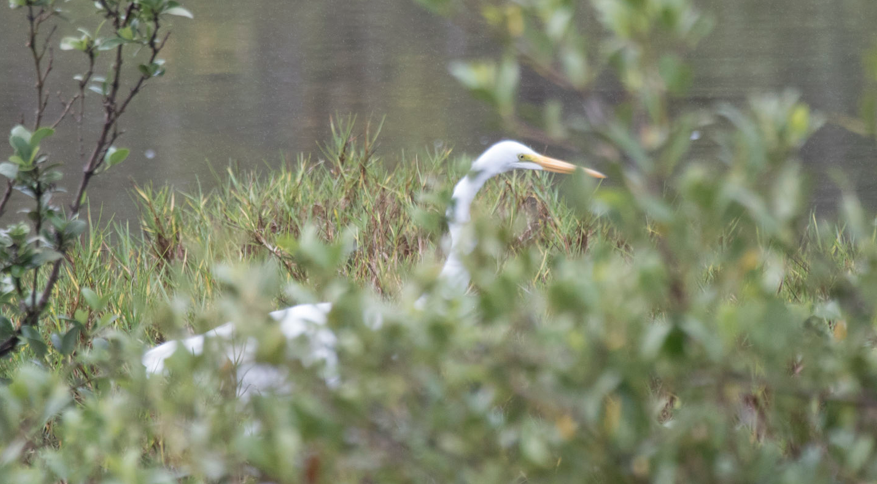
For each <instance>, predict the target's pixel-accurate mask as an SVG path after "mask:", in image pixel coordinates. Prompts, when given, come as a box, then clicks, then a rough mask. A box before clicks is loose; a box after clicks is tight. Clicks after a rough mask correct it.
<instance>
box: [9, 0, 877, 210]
mask: <svg viewBox="0 0 877 484" xmlns="http://www.w3.org/2000/svg"><path fill="white" fill-rule="evenodd" d="M83 3H87V2H83ZM185 3H186V6H187V7H188V8H189V9H190V10H192V11H193V12H194V13H195V17H196V19H195V20H194V21H189V20H185V19H178V20H175V21H174V25H173V34H172V37H171V40H170V42H169V43H168V46H167V48H166V50H165V51H164V52H163V54H162V57H164V58H166V59H167V62H168V73H167V74H166V75H165V76H164V77H163V78H161V79H160V80H158V81H157V82H154V83H152V84H151V85H150V86H149V87H148V88H147V89H146V92H145V95H144V96H143V97H141V98H139V100H137V101H135V103H134V104H133V105H132V107H131V109H130V110H129V112H128V113H127V114H126V119H124V121H123V124H124V126H125V127H126V128H127V130H128V131H129V133H128V134H126V135H125V136H124V137H123V138H122V139H121V140H120V142H119V143H118V144H120V145H122V146H126V147H130V148H131V149H132V155H131V158H130V159H129V160H128V161H126V162H125V163H124V164H123V165H121V166H120V167H117V168H115V169H114V170H113V171H110V172H108V173H106V174H104V175H102V176H100V177H97V178H95V179H94V180H93V181H92V184H91V186H90V190H89V194H90V198H91V200H92V204H93V208H96V207H97V206H101V207H102V208H103V211H104V213H105V218H106V216H107V215H109V214H112V215H114V216H115V217H116V218H117V219H122V220H124V219H128V218H131V217H133V216H135V215H136V209H135V207H134V204H133V202H132V201H131V198H130V195H129V191H128V188H130V186H132V184H133V183H140V184H143V183H148V182H154V183H157V184H160V183H165V182H169V183H172V184H173V185H175V186H177V187H179V188H180V189H183V190H193V189H195V188H196V187H197V183H199V181H200V182H201V183H202V184H204V185H206V186H208V187H209V186H210V185H211V184H212V183H213V175H212V174H211V170H215V171H219V172H221V171H222V170H224V167H225V166H227V165H228V164H229V162H230V161H232V160H234V161H235V162H237V163H238V164H240V165H242V166H253V167H263V166H267V167H272V166H277V165H278V164H279V163H280V162H281V161H280V160H281V159H282V156H286V157H287V158H291V157H293V156H295V154H297V153H299V152H311V153H315V154H319V147H318V146H317V144H316V143H317V141H321V140H326V139H327V137H328V121H329V118H330V116H333V115H335V114H341V115H345V114H348V113H353V114H357V115H358V116H359V118H360V119H361V120H363V119H367V118H368V117H369V116H371V117H372V119H374V120H379V119H380V118H381V117H383V116H384V115H386V123H385V125H384V131H383V136H382V138H381V139H382V141H381V153H383V154H385V155H386V156H388V157H392V158H398V153H399V152H400V151H401V150H403V149H404V150H407V151H408V152H411V151H413V150H418V149H422V148H424V147H432V146H434V145H435V144H436V143H442V142H444V143H449V144H451V145H453V146H454V147H455V149H456V151H458V152H468V153H473V154H474V153H477V152H479V151H480V150H481V148H482V146H483V145H484V144H486V143H488V142H492V141H494V140H496V139H498V138H500V137H503V136H504V135H507V134H506V133H503V132H502V131H501V130H500V129H498V127H497V125H496V124H495V122H494V118H493V115H492V112H491V110H490V108H489V107H487V106H485V105H483V104H481V103H479V102H478V101H475V100H473V99H472V98H471V97H469V95H468V94H467V93H466V91H465V90H463V89H462V88H461V87H459V85H458V84H457V83H456V81H455V80H454V79H453V78H451V76H450V75H449V74H448V69H447V67H448V64H449V63H450V62H451V61H452V60H454V59H463V58H478V57H486V56H495V55H496V53H497V52H498V48H497V46H496V45H494V44H493V43H492V42H491V40H490V38H489V37H488V36H487V35H486V34H482V33H479V32H477V31H474V30H473V29H471V28H466V29H462V28H460V27H458V26H455V25H454V24H452V23H450V22H448V21H446V20H444V19H441V18H438V17H435V16H433V15H431V14H429V13H428V12H426V11H424V10H422V9H420V8H419V7H417V6H416V5H415V4H414V3H413V2H410V1H406V0H368V1H364V0H320V1H302V0H294V1H291V0H252V1H248V2H239V1H231V0H189V1H187V2H185ZM68 5H69V4H68ZM705 6H706V7H707V8H708V9H709V10H712V11H713V12H715V16H716V20H717V24H716V29H715V30H714V31H713V34H712V35H711V36H710V37H709V38H708V39H707V40H706V41H705V42H704V43H703V44H702V45H701V47H700V48H699V49H698V50H697V51H696V52H695V53H694V56H693V64H694V67H695V71H696V74H697V77H696V80H695V85H694V89H693V90H692V91H691V95H690V102H691V103H693V104H700V103H709V102H714V101H720V100H726V101H730V102H734V103H741V102H743V100H744V99H745V97H746V96H747V95H749V94H751V93H758V92H768V91H776V90H779V89H782V88H784V87H786V86H793V87H796V88H798V89H800V90H801V92H802V93H803V96H804V99H805V100H806V101H807V102H809V103H811V104H812V105H813V106H814V107H815V108H817V109H819V110H822V111H825V112H830V113H835V112H836V113H855V112H856V106H857V101H858V96H859V93H860V92H861V86H862V73H861V65H860V59H861V54H862V52H863V49H865V48H867V47H868V45H869V42H870V41H871V40H872V27H873V25H875V22H877V5H872V2H870V1H868V0H836V1H827V0H825V1H823V0H738V1H735V2H721V1H713V2H709V5H705ZM20 13H21V12H11V11H9V10H7V9H5V6H4V7H3V10H2V13H0V45H3V46H4V48H3V49H0V72H2V73H3V74H2V76H3V82H2V84H0V127H2V129H3V130H7V129H8V128H10V127H11V126H12V125H14V124H15V123H17V122H18V120H19V118H20V116H21V114H22V113H24V114H25V115H26V117H27V119H28V120H30V119H31V118H30V115H31V112H32V106H33V102H34V101H33V98H34V93H33V88H32V83H33V81H32V72H31V70H30V69H29V64H28V60H27V56H28V52H27V50H26V49H25V48H24V45H23V40H24V38H25V36H24V29H23V25H22V21H21V16H20ZM71 15H72V17H74V18H76V17H78V16H82V15H83V12H76V11H75V12H73V13H72V14H71ZM59 33H61V35H68V34H72V33H73V28H72V27H71V26H69V25H65V26H62V27H61V29H60V32H59ZM57 38H58V37H56V42H57ZM76 61H77V59H76V57H75V53H70V52H56V62H55V64H56V68H55V73H54V74H53V77H52V78H51V79H52V81H53V82H55V84H54V87H53V88H52V92H54V91H57V90H59V89H60V90H62V91H63V92H64V93H69V92H71V91H72V90H73V81H72V80H69V77H67V78H62V77H60V73H65V77H66V76H67V75H68V74H66V73H70V72H74V71H73V68H74V67H75V66H77V65H79V64H77V62H76ZM22 68H23V70H22ZM524 88H525V90H529V91H525V92H522V93H521V94H522V96H525V97H527V98H528V99H530V98H536V99H538V98H539V97H540V96H542V95H544V91H543V89H542V88H540V87H538V86H535V85H531V84H529V83H527V84H525V86H524ZM53 97H54V96H53ZM57 105H58V102H57V101H56V100H55V99H53V101H52V109H53V110H54V111H52V112H51V113H50V116H49V118H50V119H51V118H52V114H55V113H57ZM96 108H97V107H93V108H92V110H91V117H90V121H97V116H98V115H99V113H98V112H97V109H96ZM64 132H66V133H67V134H66V135H62V133H64ZM71 147H72V149H71ZM75 147H76V138H75V135H74V134H73V130H72V129H67V130H63V131H62V132H60V133H59V136H58V137H57V138H56V139H53V140H52V144H51V145H50V146H48V148H49V149H50V151H51V152H52V153H54V157H55V159H56V160H58V161H69V162H70V163H69V165H68V166H67V168H66V179H65V180H66V181H65V183H66V184H67V186H68V187H69V188H70V189H71V190H72V189H73V188H74V187H75V185H74V180H76V181H78V174H77V171H78V170H79V167H80V166H81V165H80V164H79V163H77V160H78V154H77V149H76V148H75ZM875 154H877V151H875V147H874V143H873V142H871V141H869V140H865V139H861V138H859V137H858V136H856V135H853V134H850V133H847V132H845V131H843V130H842V129H839V128H836V127H832V126H829V127H827V128H825V129H824V130H823V131H822V132H820V133H819V134H818V135H817V136H816V137H815V138H814V139H813V140H812V142H810V143H809V144H808V145H807V146H806V148H805V150H804V153H803V157H804V160H805V162H806V163H807V164H808V166H809V167H810V168H811V171H812V172H813V173H814V176H815V177H816V179H817V183H816V184H815V187H814V193H813V194H812V199H813V203H814V205H816V206H830V205H831V204H832V201H833V199H834V197H835V196H836V190H835V189H834V188H833V186H832V184H831V183H830V182H828V181H827V180H826V176H825V174H826V173H828V172H829V171H830V170H831V169H840V170H842V171H843V172H845V173H847V174H848V176H849V177H850V178H851V179H853V180H856V181H857V184H858V185H857V187H858V189H859V192H860V194H861V195H862V197H863V198H864V199H865V201H866V203H867V204H868V205H870V206H877V190H875V189H874V188H875V185H877V172H875V170H874V168H873V165H872V160H874V159H875Z"/></svg>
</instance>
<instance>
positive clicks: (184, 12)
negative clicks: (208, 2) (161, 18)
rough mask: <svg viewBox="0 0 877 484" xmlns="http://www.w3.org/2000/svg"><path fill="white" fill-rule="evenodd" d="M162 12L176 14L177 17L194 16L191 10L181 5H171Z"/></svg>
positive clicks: (192, 17)
mask: <svg viewBox="0 0 877 484" xmlns="http://www.w3.org/2000/svg"><path fill="white" fill-rule="evenodd" d="M163 13H165V14H167V15H176V16H177V17H186V18H191V19H194V18H195V17H194V16H193V15H192V12H190V11H188V10H186V9H185V8H183V7H171V8H169V9H167V10H165V11H164V12H163Z"/></svg>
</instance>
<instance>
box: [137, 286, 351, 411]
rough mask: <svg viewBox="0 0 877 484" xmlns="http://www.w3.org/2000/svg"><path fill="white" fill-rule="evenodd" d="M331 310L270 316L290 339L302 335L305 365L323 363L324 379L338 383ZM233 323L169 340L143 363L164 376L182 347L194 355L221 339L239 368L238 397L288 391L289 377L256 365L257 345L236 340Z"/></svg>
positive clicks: (304, 307) (308, 308)
mask: <svg viewBox="0 0 877 484" xmlns="http://www.w3.org/2000/svg"><path fill="white" fill-rule="evenodd" d="M331 309H332V304H331V303H319V304H300V305H298V306H292V307H289V308H286V309H282V310H279V311H274V312H272V313H271V317H272V318H274V319H275V320H276V321H278V322H279V323H280V330H281V332H282V333H283V335H284V336H285V337H286V338H287V339H290V340H291V339H295V338H298V337H301V336H304V337H305V338H306V341H307V343H308V345H309V348H308V349H309V351H308V352H307V354H305V355H303V356H302V357H301V360H302V363H303V364H304V365H305V366H310V365H312V364H314V363H318V362H324V363H325V366H324V374H323V377H324V378H326V380H327V381H328V382H329V383H333V382H335V381H337V364H338V357H337V355H336V354H335V341H336V338H335V334H334V333H332V331H331V330H330V329H328V328H326V315H327V314H329V311H330V310H331ZM235 336H236V330H235V325H234V323H226V324H223V325H222V326H219V327H217V328H214V329H212V330H210V331H208V332H206V333H204V334H200V335H197V336H192V337H190V338H186V339H182V340H176V341H168V342H166V343H163V344H161V345H158V346H156V347H155V348H152V349H150V350H149V351H147V352H146V353H144V354H143V358H142V360H141V361H142V362H143V366H145V367H146V371H147V372H148V373H153V374H154V373H163V372H164V371H165V367H164V362H165V360H166V359H167V358H169V357H170V356H171V355H173V354H174V353H175V352H176V351H177V349H178V348H179V347H180V345H182V347H183V348H185V349H186V350H188V351H189V352H190V353H192V354H194V355H198V354H201V352H202V351H204V343H205V342H206V341H207V340H208V339H212V338H220V339H221V341H222V343H223V344H224V348H225V357H226V358H227V359H228V360H229V361H231V362H232V363H234V364H235V365H236V370H237V378H238V394H239V395H240V396H243V397H246V396H248V395H249V394H250V393H252V392H259V391H264V390H269V389H272V390H285V389H288V386H287V385H286V380H287V379H286V374H285V372H284V371H283V370H282V369H280V368H276V367H273V366H269V365H262V364H257V363H256V362H255V361H254V355H255V352H256V348H257V345H258V343H257V342H256V341H255V340H254V339H252V338H247V339H246V340H244V341H235V339H236V338H235Z"/></svg>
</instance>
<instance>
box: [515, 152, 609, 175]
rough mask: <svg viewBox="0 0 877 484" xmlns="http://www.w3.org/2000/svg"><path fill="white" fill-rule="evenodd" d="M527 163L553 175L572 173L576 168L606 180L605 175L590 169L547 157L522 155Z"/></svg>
mask: <svg viewBox="0 0 877 484" xmlns="http://www.w3.org/2000/svg"><path fill="white" fill-rule="evenodd" d="M524 156H525V158H526V160H527V161H531V162H533V163H536V164H537V165H539V166H541V167H542V169H543V170H545V171H550V172H553V173H572V172H574V171H575V170H576V168H582V170H584V171H585V173H587V174H588V175H590V176H592V177H594V178H606V175H604V174H602V173H600V172H599V171H597V170H592V169H590V168H584V167H577V166H576V165H573V164H572V163H567V162H565V161H561V160H556V159H554V158H549V157H547V156H542V155H524Z"/></svg>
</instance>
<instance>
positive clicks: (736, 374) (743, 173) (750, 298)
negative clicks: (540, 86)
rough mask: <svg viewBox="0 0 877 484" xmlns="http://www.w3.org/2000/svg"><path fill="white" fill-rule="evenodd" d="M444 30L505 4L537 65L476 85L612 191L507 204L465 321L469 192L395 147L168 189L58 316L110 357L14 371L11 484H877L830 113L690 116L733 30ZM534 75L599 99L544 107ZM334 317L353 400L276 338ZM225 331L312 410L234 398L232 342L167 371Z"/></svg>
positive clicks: (445, 6)
mask: <svg viewBox="0 0 877 484" xmlns="http://www.w3.org/2000/svg"><path fill="white" fill-rule="evenodd" d="M422 3H431V2H428V1H424V2H422ZM433 6H434V7H435V9H436V10H437V11H440V12H443V13H445V14H448V15H455V14H456V13H455V12H458V11H459V9H472V8H476V7H477V11H478V13H480V14H481V15H482V16H483V18H484V23H485V25H488V26H492V28H494V29H496V30H497V32H498V34H499V35H500V36H505V37H507V39H508V42H509V50H508V52H506V53H505V54H503V55H502V58H501V59H500V60H498V61H496V62H491V61H479V62H478V63H477V64H475V65H468V64H456V65H455V66H453V67H452V68H451V69H452V73H453V74H454V75H456V76H457V77H459V78H460V80H461V81H462V82H463V83H464V84H465V85H466V86H468V87H469V88H471V89H472V90H473V91H474V92H475V93H476V94H477V95H478V96H480V97H481V98H482V99H485V100H486V101H488V102H490V103H492V104H493V105H494V106H495V107H496V109H497V111H498V112H499V113H500V114H501V116H502V117H503V118H504V119H506V120H508V121H509V122H510V127H511V128H512V129H521V130H523V131H524V134H529V135H533V136H549V137H555V136H556V137H557V140H558V142H559V143H568V144H569V145H571V146H572V147H574V146H577V145H580V146H588V147H589V149H588V151H587V153H588V155H589V156H590V157H591V158H592V160H591V161H596V162H599V163H600V164H601V165H600V168H601V169H602V168H604V167H608V169H606V171H607V172H609V173H610V179H609V181H610V183H608V184H603V185H601V186H600V187H599V188H597V187H595V186H594V185H593V182H592V181H591V180H590V179H589V178H587V177H585V176H583V175H581V174H577V175H573V176H572V177H570V178H568V179H567V180H565V181H564V182H563V183H562V184H561V185H560V187H559V188H556V187H555V185H554V184H553V183H552V182H553V179H552V178H551V177H548V176H544V174H527V175H510V176H508V177H506V178H501V179H498V180H494V181H493V182H491V183H490V184H489V186H488V187H487V188H486V189H485V191H484V192H483V193H481V195H480V196H479V200H478V202H477V207H476V210H475V215H474V217H473V224H474V226H475V229H476V231H477V233H478V235H479V244H478V246H477V248H476V249H475V251H474V252H473V253H472V254H470V255H469V256H468V257H467V264H468V266H469V269H470V271H471V273H472V281H473V290H472V291H470V293H469V294H467V295H462V296H455V297H453V298H447V297H444V296H442V295H440V294H441V293H440V292H439V291H433V287H434V286H435V284H436V283H437V282H436V281H435V278H436V274H437V270H435V269H436V264H434V263H432V260H431V258H430V254H432V253H434V251H435V249H436V245H437V244H436V242H437V240H438V235H439V234H440V232H441V229H442V213H443V208H444V206H445V204H446V203H447V200H448V198H449V193H450V189H451V186H452V185H451V184H452V182H453V181H454V180H455V179H456V178H457V177H459V176H463V175H464V174H465V166H466V165H465V163H466V161H467V160H460V163H453V162H451V159H450V157H449V153H448V152H439V153H434V154H432V155H428V156H423V157H417V158H416V159H408V160H404V162H403V163H399V164H398V168H397V169H395V170H388V169H387V168H386V167H385V166H384V165H383V164H381V163H379V161H380V160H379V159H378V158H376V156H375V154H374V149H373V147H374V146H375V133H376V132H377V131H379V130H371V129H370V130H366V131H367V132H366V133H364V134H362V135H356V134H355V133H356V130H355V129H354V126H353V124H352V123H353V121H352V120H343V121H341V122H337V123H333V133H334V134H335V138H334V139H332V140H330V141H329V142H328V143H327V144H326V146H325V147H324V150H323V155H324V157H325V159H322V160H308V159H307V158H306V157H302V158H300V159H299V160H297V162H296V163H294V164H293V167H292V168H285V169H283V170H281V171H279V172H278V173H274V174H272V176H271V177H270V178H260V177H258V176H256V175H253V174H247V173H239V172H236V171H234V170H231V171H230V172H229V174H228V176H227V181H226V184H225V185H224V186H223V187H221V188H220V189H218V191H217V193H212V194H201V193H197V194H188V195H181V194H177V193H173V192H171V191H170V190H169V189H151V188H149V187H142V188H140V189H138V190H137V192H136V193H135V195H134V196H135V197H136V198H137V199H139V200H141V201H142V208H143V209H142V218H141V224H142V236H136V235H132V233H131V232H130V231H128V230H127V229H125V228H122V227H117V228H116V229H115V233H112V234H111V233H109V232H108V231H104V230H98V229H94V228H92V230H91V232H90V234H91V236H90V237H89V238H88V239H86V240H83V241H79V242H75V243H74V248H73V249H72V252H71V259H72V260H73V263H72V264H70V265H69V266H65V267H66V268H67V269H68V277H66V278H64V279H62V281H61V282H60V283H59V287H58V302H57V304H56V305H55V306H54V309H55V310H56V311H57V312H55V313H53V314H52V315H51V316H52V318H54V319H55V320H56V321H58V324H61V322H65V323H66V322H67V321H68V319H65V317H62V316H61V315H62V314H65V313H66V314H73V315H74V316H73V317H72V318H71V319H74V320H76V321H79V323H80V324H81V325H82V326H83V328H85V330H84V331H83V332H82V335H87V337H85V336H84V337H83V341H82V344H81V345H79V346H78V347H76V348H75V349H74V350H73V351H65V349H66V348H67V347H66V346H65V343H64V340H65V339H66V335H64V336H60V335H59V338H58V344H57V345H53V346H52V347H48V348H46V351H45V352H44V353H39V352H36V351H33V349H31V350H29V351H27V352H23V353H21V354H19V355H17V357H16V358H15V359H13V360H7V361H6V362H3V363H2V364H3V366H2V367H0V371H2V375H3V376H4V377H5V378H6V379H7V380H8V381H7V383H6V384H4V386H2V387H0V481H3V482H57V481H64V482H71V483H73V482H114V483H115V482H126V483H127V482H131V483H134V482H254V483H255V482H284V483H286V482H400V481H418V482H421V481H426V482H525V481H536V482H542V481H550V482H582V481H585V482H656V483H672V482H790V483H792V482H794V483H801V482H826V481H830V482H868V481H871V480H874V479H877V464H875V462H877V459H874V452H875V448H874V447H875V442H874V437H873V436H874V435H875V434H877V419H875V415H877V414H875V408H877V393H875V390H874V388H875V376H877V358H875V353H874V350H873V342H874V341H875V336H877V335H875V330H874V329H875V323H877V320H875V304H874V301H877V297H875V296H877V276H875V274H877V270H875V269H877V234H875V229H874V223H873V221H874V217H873V214H869V213H867V212H866V211H865V210H864V209H863V208H862V207H861V205H860V204H859V203H858V201H857V200H856V199H855V197H854V196H853V195H852V194H849V193H847V194H845V195H844V197H843V199H842V201H841V204H840V210H839V219H838V220H827V221H825V220H820V219H817V217H816V216H814V215H812V214H810V213H809V212H808V206H807V199H806V194H807V186H806V183H805V178H804V176H803V174H802V168H801V165H800V161H799V159H798V157H797V152H798V150H799V149H800V148H801V147H802V146H803V145H804V144H805V143H806V141H807V139H808V138H809V137H810V136H811V135H812V134H813V133H814V132H815V131H816V130H818V129H819V127H820V126H821V124H822V119H821V116H820V115H819V114H818V113H814V112H812V111H811V110H810V109H809V107H808V106H807V105H806V104H804V103H802V102H801V100H800V99H799V97H798V96H797V95H796V94H795V93H794V92H785V93H781V94H779V95H762V96H755V97H752V98H751V99H750V101H749V102H748V104H746V105H745V106H730V105H720V106H715V107H711V108H705V109H700V110H698V111H688V110H686V109H684V108H681V107H679V106H676V105H674V103H673V99H674V96H675V95H676V94H678V93H680V92H684V90H685V88H686V86H687V85H688V84H689V83H691V82H694V79H693V78H692V76H691V73H689V72H688V71H687V68H686V67H685V63H684V52H685V50H686V49H689V48H691V47H693V46H694V45H695V44H696V42H697V40H699V39H700V38H701V37H702V36H703V35H704V34H705V32H706V30H708V27H709V20H708V17H704V16H703V15H701V14H700V13H698V12H697V11H696V10H695V9H694V7H693V6H692V5H691V3H689V2H686V1H684V0H625V1H617V2H610V1H602V0H594V1H593V2H590V3H585V2H564V1H557V0H533V1H519V2H501V1H493V2H459V3H456V2H453V1H450V2H447V1H446V2H436V3H435V5H433ZM586 33H587V35H586ZM525 69H530V70H532V71H533V72H535V73H537V74H540V75H542V76H544V77H545V78H546V79H548V80H549V81H550V82H552V83H554V84H556V85H557V86H558V89H559V90H558V91H557V92H558V93H561V92H564V93H565V94H563V96H567V95H569V96H574V97H576V98H578V99H579V100H580V101H581V102H578V103H570V104H567V103H564V102H562V101H561V99H566V98H565V97H562V96H561V95H560V94H559V95H558V98H557V99H555V100H547V101H546V107H545V108H544V109H542V110H532V109H530V110H528V109H523V108H521V107H520V106H519V105H518V101H517V97H516V95H515V86H516V83H517V82H518V79H519V78H520V76H522V75H524V73H525V72H528V71H526V70H525ZM598 82H609V83H615V85H616V86H618V89H619V90H620V92H621V95H619V96H618V98H617V99H616V101H617V102H616V103H614V104H608V103H607V102H606V101H605V100H601V99H599V97H597V96H596V95H595V94H593V92H592V88H593V86H594V84H595V83H598ZM503 103H505V104H503ZM577 110H580V111H581V112H579V111H577ZM528 111H529V112H537V111H539V112H545V113H551V115H552V116H554V117H555V119H554V121H552V122H551V123H547V124H545V125H540V124H538V123H537V122H536V121H538V119H536V120H534V119H524V118H523V117H520V116H519V115H518V114H517V113H523V114H522V115H521V116H524V114H526V113H527V112H528ZM549 127H552V128H550V129H549ZM109 239H114V240H112V241H110V240H109ZM424 259H426V260H425V261H424ZM404 281H407V282H404ZM421 293H423V294H425V295H426V299H427V302H426V309H425V310H422V309H420V308H418V307H417V305H416V304H415V303H414V301H415V299H416V298H417V297H418V296H420V295H421ZM321 300H328V301H331V302H332V303H333V309H332V312H331V313H330V314H329V322H328V324H329V326H330V328H331V329H332V330H333V331H334V332H335V334H336V336H337V340H338V344H337V347H336V350H337V352H338V358H339V366H338V373H339V378H338V380H337V381H331V382H327V381H325V380H324V379H323V378H322V377H321V374H322V373H321V371H320V370H321V368H319V365H312V366H304V365H302V363H301V361H302V358H301V351H302V345H299V344H298V342H297V341H289V342H286V344H283V341H282V340H278V338H277V336H276V328H275V327H274V326H272V325H271V324H270V321H269V319H268V317H267V312H268V311H269V310H270V309H271V308H273V307H276V306H277V305H278V304H290V303H298V302H311V301H321ZM375 308H377V310H378V311H380V313H381V316H382V319H381V324H380V327H378V328H375V327H374V325H369V324H365V322H364V321H363V319H364V316H363V314H364V313H365V311H366V309H368V310H370V311H373V310H375ZM108 315H109V316H108ZM226 321H233V322H235V323H236V324H238V327H239V328H242V329H246V331H247V334H253V335H255V336H256V338H257V340H258V341H259V342H260V348H259V351H258V352H257V354H258V355H259V356H258V358H260V362H261V363H263V364H266V365H274V366H276V367H278V368H282V369H286V370H288V371H289V380H290V385H291V388H292V391H291V393H290V394H277V395H268V394H266V395H257V396H254V397H252V398H250V399H246V400H239V399H236V398H233V395H234V379H235V371H234V370H235V368H234V365H230V364H226V363H222V362H221V363H220V364H217V363H216V360H217V358H215V357H214V356H215V355H219V354H223V351H222V348H217V347H215V346H216V345H207V347H206V349H205V354H204V355H199V356H193V355H190V354H188V353H186V352H178V353H177V354H176V355H174V356H173V357H172V358H171V359H170V360H169V361H168V366H169V368H170V372H169V374H168V375H166V376H158V377H152V378H147V377H146V375H145V372H144V370H143V368H142V366H141V365H140V355H141V353H142V350H143V348H144V345H143V342H144V341H146V342H149V341H152V340H153V339H159V338H162V337H163V336H161V335H168V336H178V335H180V334H181V329H182V328H183V327H184V326H186V325H188V324H189V323H191V324H192V325H193V326H195V328H197V330H198V331H201V330H203V329H207V328H208V327H212V326H216V325H218V324H221V323H224V322H226ZM44 330H48V328H44ZM156 331H158V332H156Z"/></svg>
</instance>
